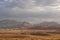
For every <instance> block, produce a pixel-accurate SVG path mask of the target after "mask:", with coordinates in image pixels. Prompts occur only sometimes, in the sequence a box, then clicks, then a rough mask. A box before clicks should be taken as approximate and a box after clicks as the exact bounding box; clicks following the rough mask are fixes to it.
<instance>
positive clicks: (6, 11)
mask: <svg viewBox="0 0 60 40" xmlns="http://www.w3.org/2000/svg"><path fill="white" fill-rule="evenodd" d="M5 19H10V20H17V21H28V22H31V23H40V22H44V21H48V22H51V21H54V22H58V23H60V0H0V20H5Z"/></svg>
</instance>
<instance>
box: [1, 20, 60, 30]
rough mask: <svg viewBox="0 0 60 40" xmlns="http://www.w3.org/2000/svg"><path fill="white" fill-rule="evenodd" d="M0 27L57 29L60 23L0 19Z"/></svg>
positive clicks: (59, 27)
mask: <svg viewBox="0 0 60 40" xmlns="http://www.w3.org/2000/svg"><path fill="white" fill-rule="evenodd" d="M0 29H30V30H47V29H48V30H58V29H60V24H59V23H56V22H42V23H39V24H31V23H29V22H26V21H24V22H18V21H14V20H1V21H0Z"/></svg>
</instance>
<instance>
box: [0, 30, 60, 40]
mask: <svg viewBox="0 0 60 40" xmlns="http://www.w3.org/2000/svg"><path fill="white" fill-rule="evenodd" d="M0 40H60V31H59V30H0Z"/></svg>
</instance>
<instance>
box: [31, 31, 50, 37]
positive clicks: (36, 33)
mask: <svg viewBox="0 0 60 40" xmlns="http://www.w3.org/2000/svg"><path fill="white" fill-rule="evenodd" d="M30 35H37V36H49V34H47V33H44V32H32V33H30Z"/></svg>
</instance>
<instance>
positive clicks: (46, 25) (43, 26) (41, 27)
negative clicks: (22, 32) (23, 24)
mask: <svg viewBox="0 0 60 40" xmlns="http://www.w3.org/2000/svg"><path fill="white" fill-rule="evenodd" d="M29 29H37V30H47V29H48V30H54V29H55V30H57V29H60V24H58V23H56V22H42V23H40V24H35V25H34V27H31V28H29Z"/></svg>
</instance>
